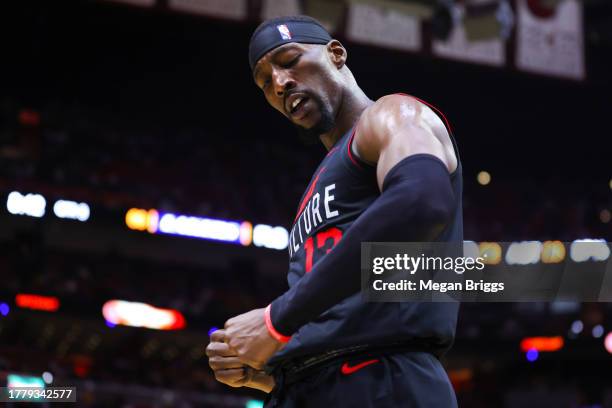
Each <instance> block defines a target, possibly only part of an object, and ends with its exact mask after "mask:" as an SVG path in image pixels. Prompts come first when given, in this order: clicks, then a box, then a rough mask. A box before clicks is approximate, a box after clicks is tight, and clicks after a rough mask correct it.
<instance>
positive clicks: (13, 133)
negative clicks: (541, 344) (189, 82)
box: [0, 101, 612, 241]
mask: <svg viewBox="0 0 612 408" xmlns="http://www.w3.org/2000/svg"><path fill="white" fill-rule="evenodd" d="M0 115H1V116H2V117H1V120H0V123H1V124H0V158H1V159H2V161H3V163H5V166H3V170H2V172H1V173H0V188H3V189H4V190H8V189H10V188H22V189H25V190H27V189H30V190H32V191H45V192H50V193H51V194H54V195H57V196H62V195H63V196H67V197H68V198H71V199H75V200H83V201H86V202H90V203H95V204H99V205H102V206H104V207H106V208H110V209H122V210H123V209H125V208H129V207H134V206H136V207H141V208H157V209H159V210H162V211H168V212H178V213H183V214H192V215H200V216H212V217H217V218H229V219H237V220H244V219H248V220H253V221H255V222H264V223H272V224H275V225H285V226H288V223H289V222H290V220H292V219H293V217H294V215H295V211H296V208H297V203H298V200H299V198H300V196H301V194H302V193H303V191H304V190H305V188H306V186H307V184H308V182H309V180H310V177H311V175H312V172H313V171H314V169H315V168H316V165H317V162H318V160H320V159H321V158H322V157H323V154H324V151H323V149H322V148H321V149H320V151H319V150H315V149H313V148H312V147H305V146H300V144H299V143H298V142H296V140H289V138H286V139H283V138H278V139H273V140H268V139H265V140H259V139H256V138H255V137H253V136H252V135H233V134H223V133H222V132H221V131H218V130H216V131H209V130H202V129H185V128H181V127H180V126H177V127H176V128H172V129H164V128H163V127H161V128H160V127H155V126H143V125H142V124H131V123H116V120H114V119H113V118H112V117H111V116H110V115H108V114H107V116H104V115H102V114H101V113H100V111H88V110H85V109H83V108H79V109H77V108H64V109H59V108H57V107H54V108H47V109H45V110H42V111H41V112H39V111H34V110H28V109H21V108H20V109H18V108H17V107H16V106H11V104H10V103H8V102H6V101H5V103H4V104H3V109H2V110H1V111H0ZM296 139H297V138H296ZM457 139H458V142H459V146H461V139H460V135H459V136H457ZM473 166H474V164H470V163H467V164H464V167H465V168H466V171H465V173H464V180H465V186H466V187H465V193H464V214H465V215H464V216H465V222H464V224H465V237H466V239H473V240H487V239H490V240H498V241H511V240H518V239H559V240H562V241H563V240H565V241H571V240H573V239H576V238H585V237H598V238H605V239H612V234H611V233H610V231H611V230H612V229H611V228H610V225H611V221H610V208H612V194H611V193H610V189H609V188H608V186H607V185H605V183H601V185H592V184H588V183H584V182H576V181H572V180H564V179H544V180H542V179H538V178H537V177H535V176H534V177H533V178H529V179H518V180H508V179H506V180H498V179H495V174H494V175H493V181H492V182H491V183H490V184H489V185H486V186H482V185H479V184H478V183H477V182H476V174H475V172H472V170H471V169H472V168H473Z"/></svg>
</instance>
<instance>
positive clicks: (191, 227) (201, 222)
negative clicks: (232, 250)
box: [158, 213, 241, 244]
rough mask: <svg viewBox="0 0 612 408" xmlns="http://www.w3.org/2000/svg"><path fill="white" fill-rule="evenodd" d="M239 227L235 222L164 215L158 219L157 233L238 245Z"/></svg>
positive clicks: (170, 214)
mask: <svg viewBox="0 0 612 408" xmlns="http://www.w3.org/2000/svg"><path fill="white" fill-rule="evenodd" d="M240 225H241V223H240V222H237V221H226V220H217V219H214V218H203V217H194V216H189V215H181V214H172V213H165V214H162V215H161V217H160V218H159V228H158V232H159V233H163V234H170V235H180V236H183V237H191V238H202V239H210V240H214V241H223V242H230V243H233V244H240Z"/></svg>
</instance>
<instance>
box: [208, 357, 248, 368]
mask: <svg viewBox="0 0 612 408" xmlns="http://www.w3.org/2000/svg"><path fill="white" fill-rule="evenodd" d="M208 365H210V368H212V369H213V371H217V370H228V369H231V368H244V363H243V362H242V361H240V360H239V359H238V357H217V356H213V357H210V358H209V359H208Z"/></svg>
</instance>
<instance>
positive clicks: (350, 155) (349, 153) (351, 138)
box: [346, 125, 363, 169]
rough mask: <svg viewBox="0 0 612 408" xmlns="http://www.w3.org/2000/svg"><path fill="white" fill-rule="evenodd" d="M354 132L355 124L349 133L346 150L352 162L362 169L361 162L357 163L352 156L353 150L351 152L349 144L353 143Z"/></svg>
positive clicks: (355, 130) (355, 131)
mask: <svg viewBox="0 0 612 408" xmlns="http://www.w3.org/2000/svg"><path fill="white" fill-rule="evenodd" d="M355 133H357V125H355V129H353V133H351V137H350V138H349V141H348V146H347V148H346V150H347V152H348V157H349V159H351V161H352V162H353V164H354V165H355V166H357V167H359V168H360V169H362V168H363V167H362V166H361V164H359V162H358V161H357V160H356V159H355V157H353V152H352V150H353V149H351V145H352V144H353V139H354V138H355Z"/></svg>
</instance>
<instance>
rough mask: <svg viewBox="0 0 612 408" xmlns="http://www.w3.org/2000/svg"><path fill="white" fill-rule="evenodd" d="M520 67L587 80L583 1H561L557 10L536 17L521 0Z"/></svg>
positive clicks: (519, 2)
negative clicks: (585, 77) (585, 78)
mask: <svg viewBox="0 0 612 408" xmlns="http://www.w3.org/2000/svg"><path fill="white" fill-rule="evenodd" d="M517 14H518V22H517V25H518V27H517V39H516V43H517V52H516V66H517V68H518V69H521V70H524V71H529V72H535V73H540V74H549V75H555V76H562V77H567V78H573V79H583V78H584V76H585V74H584V72H585V68H584V35H583V22H582V4H581V3H580V1H577V0H563V1H561V2H560V3H559V4H558V5H557V7H556V10H554V12H552V13H550V14H549V15H547V14H546V13H540V14H541V15H540V16H536V15H535V14H534V13H533V12H532V10H530V8H529V6H528V5H527V2H526V1H525V0H517Z"/></svg>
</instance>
